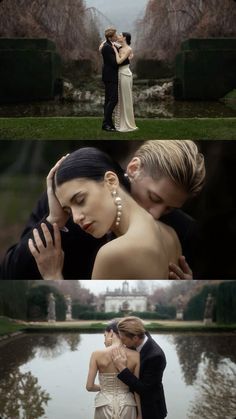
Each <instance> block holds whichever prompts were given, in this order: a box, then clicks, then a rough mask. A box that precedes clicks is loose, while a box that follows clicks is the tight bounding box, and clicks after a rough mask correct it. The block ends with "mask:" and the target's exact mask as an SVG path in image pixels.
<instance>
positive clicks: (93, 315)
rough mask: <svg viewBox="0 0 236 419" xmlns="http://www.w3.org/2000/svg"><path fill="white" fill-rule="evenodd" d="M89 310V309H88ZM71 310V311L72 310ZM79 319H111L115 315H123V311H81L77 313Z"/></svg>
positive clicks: (115, 316)
mask: <svg viewBox="0 0 236 419" xmlns="http://www.w3.org/2000/svg"><path fill="white" fill-rule="evenodd" d="M90 310H91V309H90ZM72 312H73V311H72ZM78 316H79V317H78V318H79V320H111V319H114V318H117V317H124V316H123V313H115V312H110V313H103V312H96V311H82V312H81V313H79V314H78Z"/></svg>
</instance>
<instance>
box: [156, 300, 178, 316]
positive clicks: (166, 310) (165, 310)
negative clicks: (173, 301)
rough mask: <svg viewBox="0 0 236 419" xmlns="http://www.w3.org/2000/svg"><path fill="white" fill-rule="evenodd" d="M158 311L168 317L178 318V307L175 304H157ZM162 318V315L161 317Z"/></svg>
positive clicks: (160, 314)
mask: <svg viewBox="0 0 236 419" xmlns="http://www.w3.org/2000/svg"><path fill="white" fill-rule="evenodd" d="M156 312H157V314H159V316H162V318H163V319H164V318H166V319H175V318H176V307H174V306H165V305H160V304H157V305H156ZM160 318H161V317H160Z"/></svg>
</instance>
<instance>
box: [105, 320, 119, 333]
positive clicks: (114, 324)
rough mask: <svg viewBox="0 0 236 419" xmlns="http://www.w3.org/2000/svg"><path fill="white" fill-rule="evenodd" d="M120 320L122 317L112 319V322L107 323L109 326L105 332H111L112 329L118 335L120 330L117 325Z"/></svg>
mask: <svg viewBox="0 0 236 419" xmlns="http://www.w3.org/2000/svg"><path fill="white" fill-rule="evenodd" d="M120 320H121V319H118V318H117V319H113V320H111V321H110V323H108V325H107V327H106V329H105V332H110V331H111V330H112V331H113V332H114V333H115V334H116V335H119V331H118V327H117V325H118V323H119V321H120Z"/></svg>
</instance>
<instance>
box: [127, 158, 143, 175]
mask: <svg viewBox="0 0 236 419" xmlns="http://www.w3.org/2000/svg"><path fill="white" fill-rule="evenodd" d="M140 170H141V160H140V158H139V157H133V158H132V160H131V161H130V162H129V164H128V166H127V169H126V173H127V175H128V177H129V179H130V181H132V180H133V179H134V178H135V177H136V176H138V175H139V173H140Z"/></svg>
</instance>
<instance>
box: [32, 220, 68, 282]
mask: <svg viewBox="0 0 236 419" xmlns="http://www.w3.org/2000/svg"><path fill="white" fill-rule="evenodd" d="M41 228H42V232H43V235H44V239H45V244H46V246H45V245H44V243H43V242H42V240H41V238H40V236H39V232H38V230H37V229H36V228H35V229H34V230H33V236H34V242H33V240H32V239H29V241H28V245H29V250H30V252H31V254H32V255H33V257H34V258H35V260H36V263H37V266H38V270H39V272H40V274H41V276H42V278H43V279H46V280H52V279H53V280H54V279H63V276H62V268H63V263H64V252H63V250H62V248H61V234H60V231H59V228H58V226H57V224H53V233H54V243H53V238H52V235H51V233H50V231H49V230H48V228H47V226H46V224H44V223H42V224H41Z"/></svg>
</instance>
